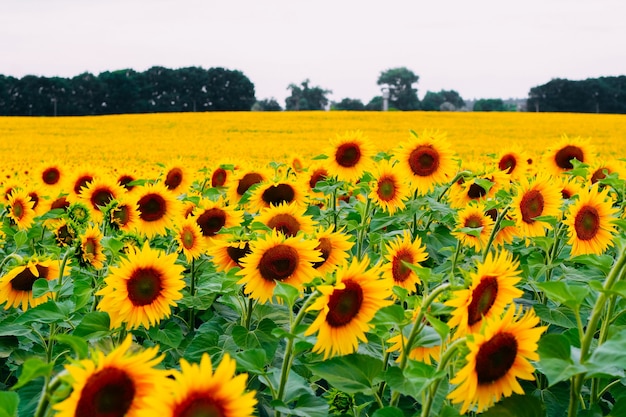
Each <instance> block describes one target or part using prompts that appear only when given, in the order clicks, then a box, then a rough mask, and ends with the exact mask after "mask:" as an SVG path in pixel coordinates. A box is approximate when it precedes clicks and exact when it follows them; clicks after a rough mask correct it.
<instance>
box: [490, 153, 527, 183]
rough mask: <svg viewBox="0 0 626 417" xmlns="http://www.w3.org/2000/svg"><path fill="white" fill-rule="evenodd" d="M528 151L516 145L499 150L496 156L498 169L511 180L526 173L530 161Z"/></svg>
mask: <svg viewBox="0 0 626 417" xmlns="http://www.w3.org/2000/svg"><path fill="white" fill-rule="evenodd" d="M529 159H530V157H529V155H528V153H527V152H526V151H524V150H522V149H520V148H518V147H513V148H511V149H509V150H507V151H504V152H501V153H500V155H499V156H498V158H497V166H498V169H499V170H500V171H502V172H504V173H505V174H506V175H508V176H509V177H510V178H511V179H513V180H518V179H519V178H522V177H524V176H526V175H527V174H528V171H529V167H530V163H529V162H528V161H529Z"/></svg>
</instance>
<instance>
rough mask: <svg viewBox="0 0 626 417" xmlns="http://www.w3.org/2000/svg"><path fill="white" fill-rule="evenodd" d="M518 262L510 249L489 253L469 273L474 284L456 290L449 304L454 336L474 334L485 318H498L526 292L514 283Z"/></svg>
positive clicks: (518, 272) (519, 272) (449, 323)
mask: <svg viewBox="0 0 626 417" xmlns="http://www.w3.org/2000/svg"><path fill="white" fill-rule="evenodd" d="M520 274H521V271H520V270H519V261H517V260H514V259H513V255H512V254H511V253H510V252H507V251H501V252H500V253H499V254H497V255H493V254H492V253H489V254H488V255H487V257H486V258H485V261H484V262H482V263H478V264H477V268H476V271H475V272H472V273H471V274H470V278H471V285H470V287H469V288H468V289H467V290H458V291H455V292H454V295H453V297H452V298H451V299H450V300H448V301H446V303H445V304H446V305H449V306H451V307H454V308H455V309H454V311H453V312H452V316H451V318H450V320H449V322H448V325H449V326H450V327H455V326H456V327H457V329H456V333H455V337H461V336H465V335H466V334H468V333H475V332H477V331H478V330H480V327H481V325H482V323H483V320H484V319H485V318H490V317H497V316H499V315H500V314H502V312H503V311H504V309H505V308H506V306H508V305H509V304H511V303H512V302H513V300H514V299H515V298H517V297H521V296H522V294H523V291H522V290H520V289H518V288H516V287H515V285H516V284H517V283H518V282H519V281H520V277H519V275H520Z"/></svg>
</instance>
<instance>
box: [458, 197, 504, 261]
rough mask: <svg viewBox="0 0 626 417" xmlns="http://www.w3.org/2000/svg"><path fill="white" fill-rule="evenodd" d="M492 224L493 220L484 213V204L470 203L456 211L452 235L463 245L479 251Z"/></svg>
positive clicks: (487, 236) (486, 238) (487, 239)
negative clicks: (454, 227)
mask: <svg viewBox="0 0 626 417" xmlns="http://www.w3.org/2000/svg"><path fill="white" fill-rule="evenodd" d="M493 226H494V221H493V219H492V218H491V217H490V216H489V215H487V214H486V213H485V205H484V204H482V203H478V204H470V205H468V206H466V207H465V208H464V209H462V210H460V211H459V212H458V213H457V222H456V229H455V230H453V231H452V235H453V236H454V237H456V238H457V239H458V240H459V242H460V243H461V244H462V245H463V246H468V247H472V248H474V249H475V250H476V251H481V250H482V249H483V248H484V247H485V246H486V245H487V242H488V241H489V236H491V232H492V231H493Z"/></svg>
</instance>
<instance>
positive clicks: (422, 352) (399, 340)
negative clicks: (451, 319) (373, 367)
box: [387, 309, 441, 365]
mask: <svg viewBox="0 0 626 417" xmlns="http://www.w3.org/2000/svg"><path fill="white" fill-rule="evenodd" d="M418 311H419V309H418V310H416V311H415V312H414V314H413V319H415V317H416V316H417V313H418ZM422 331H430V332H434V331H435V330H434V329H433V328H432V327H430V326H429V327H425V328H424V330H422ZM407 341H408V340H407V338H406V337H405V336H404V335H403V334H402V333H398V334H397V335H395V336H392V337H390V338H389V340H387V343H390V344H391V346H389V348H388V349H387V352H400V354H399V355H398V357H397V358H396V362H401V361H402V359H403V357H404V353H403V350H404V346H405V345H406V343H407ZM440 358H441V344H434V345H431V344H429V345H426V346H417V347H414V348H413V349H411V351H410V352H409V359H412V360H414V361H418V362H423V363H425V364H426V365H431V364H432V363H433V361H439V359H440Z"/></svg>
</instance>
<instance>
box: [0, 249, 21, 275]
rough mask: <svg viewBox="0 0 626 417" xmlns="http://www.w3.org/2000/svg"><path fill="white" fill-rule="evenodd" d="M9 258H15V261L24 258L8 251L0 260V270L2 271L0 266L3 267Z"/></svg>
mask: <svg viewBox="0 0 626 417" xmlns="http://www.w3.org/2000/svg"><path fill="white" fill-rule="evenodd" d="M11 259H15V260H16V261H17V262H22V261H23V260H24V258H22V257H21V256H20V255H18V254H17V253H10V254H8V255H7V256H6V257H5V258H4V259H3V260H2V262H0V271H2V268H4V265H5V264H6V263H7V262H9V261H10V260H11Z"/></svg>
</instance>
